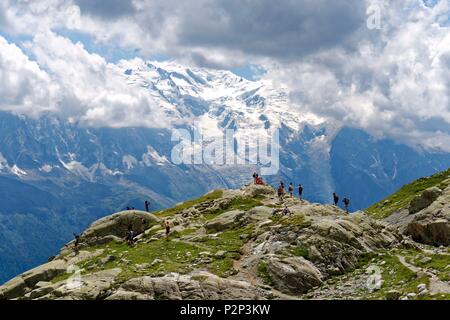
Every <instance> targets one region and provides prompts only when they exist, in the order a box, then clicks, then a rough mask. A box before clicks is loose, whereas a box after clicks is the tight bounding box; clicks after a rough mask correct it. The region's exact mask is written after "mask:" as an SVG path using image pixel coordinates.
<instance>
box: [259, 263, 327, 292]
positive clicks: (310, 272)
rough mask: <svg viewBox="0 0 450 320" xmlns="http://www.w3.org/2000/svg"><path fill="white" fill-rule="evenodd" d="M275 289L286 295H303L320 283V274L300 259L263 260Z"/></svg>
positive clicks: (312, 265) (310, 264) (311, 265)
mask: <svg viewBox="0 0 450 320" xmlns="http://www.w3.org/2000/svg"><path fill="white" fill-rule="evenodd" d="M265 261H266V263H267V270H268V272H269V274H270V277H271V279H272V280H273V282H274V285H275V287H277V289H278V290H280V291H281V292H283V293H286V294H303V293H306V292H307V291H308V290H310V289H312V288H314V287H316V286H319V285H320V284H321V283H322V274H321V273H320V271H319V269H317V268H316V267H315V266H314V264H312V263H311V262H310V261H308V260H306V259H304V258H302V257H290V258H281V257H276V256H271V257H269V258H266V259H265Z"/></svg>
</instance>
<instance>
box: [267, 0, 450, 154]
mask: <svg viewBox="0 0 450 320" xmlns="http://www.w3.org/2000/svg"><path fill="white" fill-rule="evenodd" d="M388 4H389V5H388ZM380 5H382V6H383V11H382V12H383V14H384V17H383V28H382V29H381V30H377V31H374V32H375V35H374V36H372V37H366V38H364V39H361V40H360V41H359V42H358V47H357V50H355V51H352V52H348V51H345V50H343V49H342V48H333V49H330V50H325V51H320V52H318V53H317V54H316V55H314V56H310V57H307V58H305V59H303V60H302V61H301V62H297V63H291V64H288V65H287V64H279V63H278V64H276V66H273V67H272V68H270V67H268V68H267V69H268V70H269V77H271V78H274V79H277V80H278V82H283V83H285V84H286V85H287V86H288V87H290V88H291V97H292V99H293V100H294V101H295V102H296V103H297V104H298V105H299V106H300V107H301V108H304V109H307V110H310V111H312V112H314V113H316V114H318V115H320V116H323V117H327V118H329V119H333V120H338V121H340V122H341V123H342V124H346V125H350V126H355V127H359V128H363V129H365V130H367V131H369V132H370V133H372V134H374V135H376V136H378V137H393V138H395V139H397V140H400V141H402V142H406V143H409V144H412V145H419V146H424V147H427V148H436V149H444V150H447V151H450V86H449V83H450V82H449V81H450V73H449V72H448V71H449V64H448V56H449V51H450V33H449V30H448V28H446V27H442V26H441V25H440V24H439V23H438V20H439V18H440V17H441V16H442V15H443V14H448V12H449V11H448V9H449V7H448V3H447V2H445V1H441V2H440V3H439V4H438V5H436V6H434V7H432V8H427V7H425V6H423V5H422V4H421V3H420V2H418V1H406V5H407V6H408V5H409V8H408V10H404V8H405V7H404V6H405V2H402V3H401V4H399V3H397V4H392V3H388V2H380Z"/></svg>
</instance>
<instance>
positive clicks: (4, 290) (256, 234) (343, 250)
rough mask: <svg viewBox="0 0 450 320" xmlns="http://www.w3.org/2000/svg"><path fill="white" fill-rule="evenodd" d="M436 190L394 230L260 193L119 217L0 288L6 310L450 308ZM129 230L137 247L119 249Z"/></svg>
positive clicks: (442, 199) (233, 193)
mask: <svg viewBox="0 0 450 320" xmlns="http://www.w3.org/2000/svg"><path fill="white" fill-rule="evenodd" d="M442 175H444V176H445V175H446V176H447V180H448V181H450V176H449V175H448V171H447V172H443V173H442ZM430 179H432V178H430ZM422 180H424V179H422ZM422 180H419V182H418V183H419V184H420V183H421V181H422ZM433 181H437V180H435V179H433ZM441 182H442V181H441ZM441 182H439V181H437V182H436V185H434V186H432V187H429V185H428V188H427V189H423V188H417V189H415V191H414V197H413V198H412V199H413V200H410V199H411V198H410V197H409V196H408V201H406V202H405V206H404V207H403V208H399V209H398V211H396V212H395V213H394V214H393V215H391V217H392V216H394V215H396V214H397V213H398V214H400V216H398V217H397V218H396V221H390V220H389V218H390V217H388V218H384V219H383V220H376V219H373V218H371V217H370V216H371V215H373V210H375V209H370V211H371V212H370V213H369V214H367V213H365V212H356V213H354V214H352V215H347V214H346V213H345V212H344V211H343V210H341V209H340V208H338V207H335V206H331V205H320V204H314V203H310V202H307V201H299V200H297V199H291V198H289V197H286V198H284V199H282V200H280V199H278V197H277V196H276V193H275V190H274V189H273V188H272V187H270V186H258V185H253V184H249V185H247V186H245V187H242V188H241V189H235V190H215V191H211V192H209V193H207V194H205V195H204V196H203V197H201V198H199V199H195V200H191V201H188V202H184V203H180V204H178V205H177V206H176V207H173V208H171V209H167V210H160V211H157V212H153V213H147V212H141V211H136V210H131V211H124V212H119V213H116V214H114V215H112V216H107V217H104V218H102V219H100V220H98V221H96V222H94V223H93V224H92V225H91V226H90V227H89V228H88V229H86V230H85V231H84V232H83V233H82V234H81V237H80V242H79V244H78V247H77V248H78V249H77V250H75V251H74V249H73V246H74V242H73V241H72V242H70V243H68V244H67V245H66V246H65V247H63V248H62V249H61V251H60V253H59V254H58V255H57V256H56V257H54V258H52V260H51V261H50V262H49V263H47V264H45V265H42V266H40V267H38V268H36V269H33V270H30V271H28V272H26V273H24V274H22V275H21V276H19V277H17V278H14V279H12V280H11V281H9V282H8V283H6V284H4V285H3V286H1V287H0V298H1V297H3V298H4V299H14V298H20V299H38V300H40V299H77V300H78V299H82V300H85V299H108V300H129V299H131V300H135V299H139V300H140V299H144V300H153V299H156V300H157V299H164V300H166V299H168V300H172V299H177V300H178V299H194V300H197V299H212V300H217V299H243V300H249V299H389V300H397V299H402V300H409V299H450V274H449V270H448V264H449V262H450V260H449V259H450V258H449V257H450V252H449V245H450V210H449V208H448V203H449V202H448V200H449V197H450V183H449V184H448V185H447V187H445V188H444V189H439V188H438V186H440V187H444V185H443V184H442V183H441ZM437 189H438V190H439V191H438V192H439V195H436V196H435V197H434V198H432V199H431V200H429V201H428V202H426V203H425V204H424V202H423V199H429V197H428V191H427V190H437ZM418 205H419V207H418ZM442 205H444V207H443V206H442ZM284 208H288V211H289V212H284V210H285V209H284ZM374 208H381V207H379V205H376V206H374ZM404 210H406V211H407V212H408V215H406V216H405V215H404V213H402V212H404ZM378 218H380V217H378ZM166 221H169V222H170V223H169V225H170V226H171V228H170V234H169V236H167V235H166V231H165V226H166V225H167V222H166ZM399 222H400V223H399ZM419 226H420V227H419ZM130 229H131V230H134V231H135V232H136V234H137V236H136V237H135V244H133V245H132V246H128V245H127V244H126V242H125V241H124V240H123V239H124V236H125V234H126V233H127V230H130ZM136 234H135V235H136ZM435 239H440V240H439V241H440V243H436V242H435ZM436 245H440V247H439V246H436ZM161 252H164V254H161ZM368 270H372V271H370V272H369V271H368ZM373 270H375V273H376V274H375V278H372V276H371V273H372V272H373ZM377 272H378V273H377Z"/></svg>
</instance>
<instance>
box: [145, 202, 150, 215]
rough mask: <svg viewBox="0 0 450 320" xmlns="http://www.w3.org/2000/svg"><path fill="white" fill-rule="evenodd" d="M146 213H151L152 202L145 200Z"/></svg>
mask: <svg viewBox="0 0 450 320" xmlns="http://www.w3.org/2000/svg"><path fill="white" fill-rule="evenodd" d="M145 211H147V212H150V202H148V201H147V200H145Z"/></svg>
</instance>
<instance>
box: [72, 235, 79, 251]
mask: <svg viewBox="0 0 450 320" xmlns="http://www.w3.org/2000/svg"><path fill="white" fill-rule="evenodd" d="M73 236H74V237H75V243H74V245H73V251H75V252H78V251H79V250H80V248H79V246H80V236H79V235H78V234H76V233H73Z"/></svg>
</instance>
